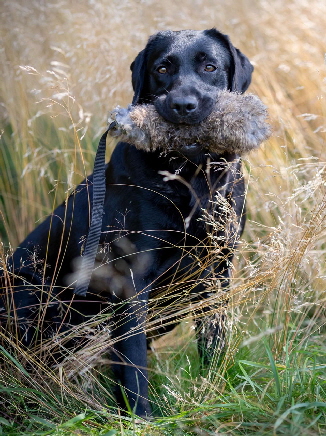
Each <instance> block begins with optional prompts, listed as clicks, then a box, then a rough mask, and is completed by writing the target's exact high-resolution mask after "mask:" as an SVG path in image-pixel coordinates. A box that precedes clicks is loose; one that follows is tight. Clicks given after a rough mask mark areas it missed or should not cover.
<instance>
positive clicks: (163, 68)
mask: <svg viewBox="0 0 326 436" xmlns="http://www.w3.org/2000/svg"><path fill="white" fill-rule="evenodd" d="M156 71H158V72H159V73H160V74H166V73H167V72H168V70H167V68H166V67H164V66H163V65H161V66H160V67H158V68H157V69H156Z"/></svg>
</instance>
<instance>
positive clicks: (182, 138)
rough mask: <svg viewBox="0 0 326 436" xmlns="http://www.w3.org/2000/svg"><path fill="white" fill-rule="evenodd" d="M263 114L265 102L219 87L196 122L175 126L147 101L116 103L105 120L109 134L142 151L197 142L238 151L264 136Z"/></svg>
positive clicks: (254, 145)
mask: <svg viewBox="0 0 326 436" xmlns="http://www.w3.org/2000/svg"><path fill="white" fill-rule="evenodd" d="M267 118H268V113H267V109H266V106H265V105H264V104H263V103H262V102H261V100H260V99H259V98H258V97H257V96H256V95H253V94H246V95H241V94H238V93H235V92H229V91H220V92H218V93H217V100H216V103H215V107H214V109H213V110H212V112H211V113H210V114H209V115H208V117H207V118H206V119H204V120H203V121H201V122H200V123H199V124H180V125H178V126H176V125H175V124H173V123H171V122H167V121H165V119H164V118H163V117H162V116H161V115H160V114H159V113H158V112H157V110H156V109H155V106H154V105H149V104H143V105H136V106H132V105H130V106H129V107H128V108H127V109H124V108H121V107H117V108H116V109H114V110H113V111H112V112H111V115H110V117H109V123H112V122H113V123H115V126H114V130H113V131H111V136H115V137H119V138H120V140H123V141H127V142H131V143H132V144H134V145H135V147H137V148H139V149H141V150H145V151H154V150H157V149H161V150H164V151H166V152H169V151H173V150H174V151H177V150H180V149H181V148H182V147H184V146H187V145H189V144H201V145H202V146H203V148H204V150H205V151H206V152H212V153H219V154H221V153H225V152H228V153H237V154H240V155H242V154H244V153H247V152H249V151H251V150H254V149H255V148H258V147H259V145H260V144H261V143H262V142H263V141H265V140H266V139H268V137H269V136H270V126H269V124H268V123H267V122H266V119H267Z"/></svg>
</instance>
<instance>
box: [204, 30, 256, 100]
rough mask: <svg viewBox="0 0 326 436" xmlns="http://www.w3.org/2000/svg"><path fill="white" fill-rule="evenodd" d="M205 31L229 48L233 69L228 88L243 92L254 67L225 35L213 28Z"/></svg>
mask: <svg viewBox="0 0 326 436" xmlns="http://www.w3.org/2000/svg"><path fill="white" fill-rule="evenodd" d="M205 33H206V35H208V36H210V37H212V38H214V39H217V40H218V41H220V42H222V43H224V44H225V45H226V48H227V49H228V50H229V52H230V54H231V56H232V61H233V70H232V71H231V74H230V83H229V90H230V91H233V92H239V93H241V94H243V93H244V92H245V91H246V90H247V89H248V87H249V85H250V82H251V75H252V72H253V70H254V67H253V66H252V65H251V63H250V62H249V59H248V58H247V57H246V56H245V55H244V54H242V53H241V51H240V50H238V49H237V48H235V47H234V45H233V44H232V43H231V41H230V38H229V37H228V36H227V35H224V34H223V33H221V32H219V31H218V30H216V29H214V28H213V29H210V30H207V31H206V32H205Z"/></svg>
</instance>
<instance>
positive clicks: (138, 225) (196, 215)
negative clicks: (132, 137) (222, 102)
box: [2, 29, 253, 416]
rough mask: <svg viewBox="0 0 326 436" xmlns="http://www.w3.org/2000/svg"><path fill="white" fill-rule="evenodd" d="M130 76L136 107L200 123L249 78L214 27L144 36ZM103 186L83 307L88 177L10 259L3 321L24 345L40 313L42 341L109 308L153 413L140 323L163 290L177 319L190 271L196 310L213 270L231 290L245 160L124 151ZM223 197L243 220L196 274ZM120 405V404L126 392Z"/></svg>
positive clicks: (124, 146) (133, 386)
mask: <svg viewBox="0 0 326 436" xmlns="http://www.w3.org/2000/svg"><path fill="white" fill-rule="evenodd" d="M207 65H209V67H207ZM131 69H132V83H133V88H134V93H135V94H134V99H133V103H134V104H142V103H154V104H155V106H156V109H157V111H158V112H159V113H160V114H161V115H162V116H163V117H164V118H165V119H167V120H169V121H171V122H173V123H175V124H176V125H177V124H178V123H180V122H182V123H188V124H194V123H198V122H200V121H201V120H203V119H204V118H205V117H206V116H207V115H208V114H209V113H210V111H211V109H212V107H213V105H212V102H213V101H215V97H216V93H217V91H218V90H219V89H228V90H230V91H237V92H241V93H242V92H244V91H245V90H246V89H247V88H248V86H249V84H250V80H251V73H252V70H253V68H252V66H251V64H250V63H249V61H248V59H247V58H246V57H245V56H244V55H243V54H242V53H241V52H240V51H239V50H238V49H236V48H234V47H233V45H232V44H231V42H230V40H229V38H228V37H227V36H225V35H223V34H221V33H220V32H218V31H217V30H215V29H211V30H206V31H203V32H199V31H180V32H170V31H165V32H159V33H158V34H156V35H154V36H152V37H151V38H150V39H149V42H148V44H147V46H146V47H145V49H144V50H142V51H141V52H140V53H139V54H138V56H137V57H136V59H135V61H134V62H133V63H132V65H131ZM167 174H172V175H173V177H169V176H168V175H167ZM106 187H107V190H106V199H105V205H104V210H105V213H104V217H103V226H102V235H101V240H100V250H99V254H98V258H97V262H98V263H97V266H98V268H97V272H96V274H93V277H92V280H91V284H90V288H89V291H88V293H87V296H86V298H84V299H83V298H81V297H78V298H77V299H76V297H75V298H74V296H73V286H74V285H73V283H74V280H75V279H76V276H73V274H74V272H76V268H77V267H76V259H78V258H80V256H81V253H82V249H83V244H84V241H85V237H86V236H87V232H88V228H89V215H90V207H91V206H90V198H92V176H90V177H89V178H88V179H87V180H86V181H84V182H83V183H81V185H79V186H78V187H77V189H76V190H75V192H74V193H73V194H72V195H71V196H70V198H69V200H68V202H67V204H66V203H63V204H62V205H61V206H59V207H58V208H57V209H56V210H55V211H54V212H53V214H52V215H51V216H49V217H48V218H47V219H46V220H45V221H44V222H43V223H42V224H41V225H39V226H38V227H37V228H36V229H35V230H34V231H33V232H32V233H31V234H30V235H28V236H27V238H26V239H25V240H24V241H23V242H22V243H21V244H20V246H19V247H18V248H17V250H16V251H15V253H14V255H13V257H12V258H11V259H10V260H9V262H8V268H9V270H11V272H14V273H15V274H16V275H17V277H16V278H15V279H13V280H12V284H13V285H14V287H13V289H14V293H13V295H14V298H13V299H12V300H11V301H9V308H8V299H7V298H3V300H4V303H5V305H6V312H5V314H4V312H2V315H3V316H2V318H3V319H4V320H5V322H8V319H7V315H8V313H11V314H13V313H14V308H15V311H16V316H17V318H18V320H19V324H20V333H21V338H22V342H23V343H24V344H25V345H26V346H29V345H30V344H31V342H32V341H34V340H35V337H36V334H37V332H36V329H35V323H36V321H37V318H38V315H39V308H40V304H43V305H44V307H45V306H46V307H47V310H46V311H45V313H42V319H43V321H44V323H43V325H44V329H43V334H46V330H47V329H50V330H51V331H53V330H55V331H59V332H63V331H69V329H71V327H73V326H74V325H78V324H80V323H81V322H83V321H84V320H85V319H88V317H90V316H93V315H96V314H97V313H98V312H99V311H101V310H103V309H105V308H107V307H108V306H110V308H111V309H110V310H112V317H111V320H112V336H113V338H114V339H117V341H116V343H115V345H114V350H112V358H113V360H114V361H115V364H114V365H113V371H114V374H115V377H116V380H117V381H119V382H120V383H121V385H122V386H123V387H124V389H125V392H126V395H127V398H128V401H129V403H130V406H131V407H132V408H133V409H134V411H135V413H136V414H138V415H139V416H147V415H149V414H150V413H151V408H150V405H149V402H148V382H147V371H146V367H147V358H146V354H147V345H146V334H145V326H144V323H145V319H146V316H147V311H148V302H149V301H152V300H153V297H155V295H157V294H158V293H159V292H160V290H161V291H162V289H163V288H164V286H165V288H164V289H171V290H168V291H166V292H170V294H169V299H168V303H164V299H163V300H162V301H161V300H158V302H157V303H156V304H157V305H160V306H161V307H163V308H164V305H165V304H169V310H170V309H171V307H173V304H174V303H173V301H174V300H176V299H178V300H179V299H180V295H179V294H178V296H176V291H175V290H174V291H172V289H174V288H172V286H171V280H172V278H173V283H178V282H179V281H182V278H183V275H187V274H188V275H189V274H190V275H191V280H190V285H189V286H190V287H191V291H189V289H188V290H187V291H186V290H184V289H185V287H182V286H181V287H180V289H181V290H182V292H184V293H185V294H186V293H187V292H188V294H189V296H188V298H189V301H190V300H192V301H194V302H195V301H199V300H200V299H202V298H207V297H208V293H207V292H206V291H205V287H204V286H203V285H202V283H201V281H202V279H203V278H205V277H206V276H208V275H211V274H213V273H214V274H215V276H216V277H218V278H220V279H221V282H222V286H226V285H227V282H228V278H229V269H230V268H229V262H230V261H231V259H232V253H233V248H234V244H235V242H236V239H237V238H238V236H239V235H240V234H241V232H242V229H243V225H244V182H243V179H242V174H241V162H240V158H239V157H238V156H236V155H234V154H227V153H225V154H224V155H216V154H208V153H207V152H205V148H204V144H201V145H200V147H198V149H197V148H196V145H194V144H188V145H187V144H186V145H185V146H184V147H183V148H182V152H180V153H178V152H171V153H167V154H164V153H162V152H161V151H160V150H159V151H154V152H145V151H142V150H137V149H136V148H135V147H134V146H133V145H132V144H128V143H125V142H120V143H119V144H118V145H117V146H116V148H115V150H114V152H113V154H112V157H111V160H110V162H109V164H108V165H107V169H106ZM217 193H218V195H220V196H221V197H222V198H224V199H226V202H227V203H228V204H229V206H230V207H232V208H233V210H234V211H235V215H236V217H237V218H236V220H235V222H233V223H232V225H231V230H230V229H229V231H230V233H232V237H229V238H227V237H226V231H223V230H222V229H221V230H220V231H219V232H218V236H219V237H220V241H221V251H220V253H219V257H218V259H216V262H215V264H214V265H213V264H212V265H211V266H210V267H207V268H199V267H198V261H197V260H196V259H198V258H199V259H205V258H206V257H207V255H208V252H207V249H206V248H205V243H207V237H208V236H207V230H208V227H209V226H208V225H207V224H206V223H205V222H204V221H203V220H202V219H201V218H202V210H203V209H206V210H208V211H209V212H210V213H211V214H214V217H215V219H216V220H217V221H219V220H220V222H221V223H222V224H223V223H224V220H225V219H226V215H227V214H226V212H225V208H224V209H223V208H222V207H221V206H219V205H216V204H215V206H214V203H212V202H211V200H214V199H215V196H216V194H217ZM223 225H224V224H223ZM223 225H222V227H223ZM221 256H222V257H223V256H224V257H223V259H222V260H221V258H222V257H221ZM77 263H78V262H77ZM100 265H101V266H100ZM77 266H78V265H77ZM77 269H78V268H77ZM3 285H4V284H3ZM35 285H36V286H35ZM180 289H179V292H180ZM173 299H174V300H173ZM72 300H73V301H72ZM71 301H72V303H71ZM49 302H50V303H51V304H49ZM42 307H43V306H42ZM68 307H69V309H68ZM8 309H9V312H8ZM205 310H207V311H208V310H209V308H208V307H206V309H205ZM10 311H11V312H10ZM163 313H164V311H163ZM35 318H36V319H35ZM197 327H198V342H199V348H200V350H201V353H202V350H203V349H205V348H207V346H208V344H207V340H208V339H207V335H206V336H205V335H203V334H202V332H201V327H202V321H199V322H198V323H197ZM165 330H168V328H166V329H164V328H162V332H164V331H165ZM208 330H209V331H213V345H214V346H216V345H217V341H218V335H219V334H220V326H219V325H215V324H214V323H211V325H210V326H209V328H208ZM44 331H45V333H44ZM120 337H121V338H122V339H121V340H119V338H120ZM121 362H123V363H124V364H122V365H120V364H119V363H121ZM117 400H118V402H119V403H120V405H122V406H123V405H124V401H123V396H122V395H121V392H120V390H119V389H118V390H117Z"/></svg>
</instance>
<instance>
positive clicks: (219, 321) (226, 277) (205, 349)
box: [196, 264, 230, 366]
mask: <svg viewBox="0 0 326 436" xmlns="http://www.w3.org/2000/svg"><path fill="white" fill-rule="evenodd" d="M223 267H224V268H223ZM223 267H222V265H221V264H219V265H218V268H217V271H216V272H217V276H216V278H217V279H218V281H219V288H218V290H217V291H216V292H218V294H215V293H212V292H208V291H206V290H203V291H202V292H200V296H201V299H204V300H206V301H207V304H205V305H204V307H203V309H202V312H203V313H202V314H200V316H198V318H197V319H196V335H197V345H198V352H199V356H200V359H201V362H202V365H203V366H208V365H209V363H210V362H212V360H213V359H214V358H216V357H218V356H219V354H220V353H221V352H223V350H224V348H225V334H226V317H227V315H226V307H227V304H228V296H227V291H228V289H229V281H230V269H229V267H228V265H227V264H225V265H223ZM216 297H218V298H216ZM209 300H212V302H211V303H210V302H209Z"/></svg>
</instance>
